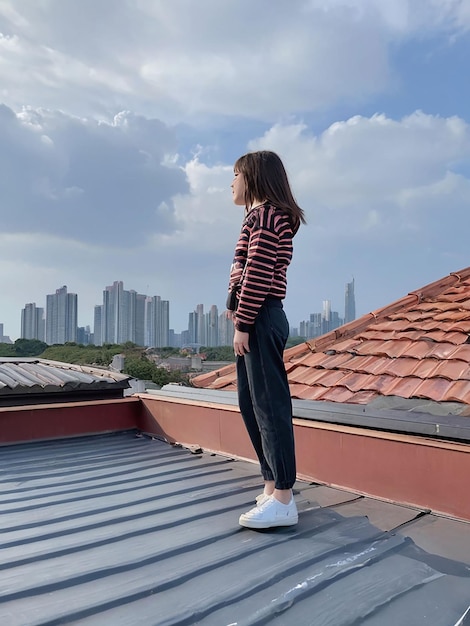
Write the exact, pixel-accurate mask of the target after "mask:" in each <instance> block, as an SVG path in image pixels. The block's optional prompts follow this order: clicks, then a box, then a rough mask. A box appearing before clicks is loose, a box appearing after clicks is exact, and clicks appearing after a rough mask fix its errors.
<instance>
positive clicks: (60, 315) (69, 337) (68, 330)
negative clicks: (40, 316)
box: [46, 285, 78, 345]
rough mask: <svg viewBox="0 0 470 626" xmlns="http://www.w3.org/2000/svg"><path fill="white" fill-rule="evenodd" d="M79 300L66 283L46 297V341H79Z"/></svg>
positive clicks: (50, 342) (52, 342) (51, 342)
mask: <svg viewBox="0 0 470 626" xmlns="http://www.w3.org/2000/svg"><path fill="white" fill-rule="evenodd" d="M77 300H78V299H77V294H76V293H67V287H66V285H64V286H63V287H61V288H60V289H57V290H56V292H55V294H50V295H48V296H47V297H46V343H48V344H49V345H52V344H55V343H66V342H67V341H77V308H78V305H77Z"/></svg>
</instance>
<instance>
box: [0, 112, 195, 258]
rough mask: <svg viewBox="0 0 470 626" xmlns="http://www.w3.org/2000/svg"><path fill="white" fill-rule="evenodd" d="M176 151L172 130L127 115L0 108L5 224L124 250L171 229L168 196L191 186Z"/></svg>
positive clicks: (173, 224) (0, 199)
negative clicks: (109, 117) (102, 118)
mask: <svg viewBox="0 0 470 626" xmlns="http://www.w3.org/2000/svg"><path fill="white" fill-rule="evenodd" d="M174 151H175V138H174V135H173V132H172V130H171V129H170V128H168V127H167V126H166V125H165V124H163V123H161V122H159V121H158V120H150V119H146V118H143V117H139V116H137V115H133V114H131V113H127V112H126V113H120V114H119V115H117V116H116V117H115V118H114V120H113V121H112V122H111V123H106V122H97V121H96V120H90V119H82V118H77V117H72V116H70V115H66V114H65V113H59V112H54V111H48V110H33V109H31V108H28V109H24V110H23V111H21V112H20V113H19V114H18V115H15V114H14V113H13V111H11V109H8V108H7V107H5V106H3V107H0V166H1V176H2V182H3V184H2V185H1V187H0V202H1V203H2V204H3V205H4V206H8V205H9V206H11V207H14V210H11V211H9V212H8V213H7V214H6V215H4V217H3V228H4V229H5V230H6V231H7V232H21V231H24V230H25V229H27V230H29V231H32V232H36V233H47V234H56V235H62V236H64V237H73V238H76V239H78V240H80V239H81V240H86V241H96V242H101V243H103V242H106V243H112V244H114V245H115V246H121V247H122V246H124V247H125V246H127V245H130V244H131V243H135V242H139V241H142V240H143V239H145V238H146V235H147V233H148V232H149V231H151V232H155V231H157V232H166V233H168V232H171V231H172V230H175V229H176V228H177V227H178V225H177V219H176V217H175V214H174V208H173V204H172V200H171V198H172V196H173V195H175V194H177V193H178V192H185V191H187V189H188V184H187V181H186V177H185V174H184V172H183V170H182V169H181V168H180V167H178V166H177V165H176V164H175V163H173V162H172V159H171V158H169V156H171V154H173V153H174Z"/></svg>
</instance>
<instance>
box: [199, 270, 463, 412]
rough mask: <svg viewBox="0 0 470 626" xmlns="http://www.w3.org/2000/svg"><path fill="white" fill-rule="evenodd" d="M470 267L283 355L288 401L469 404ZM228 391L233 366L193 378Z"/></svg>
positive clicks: (233, 384)
mask: <svg viewBox="0 0 470 626" xmlns="http://www.w3.org/2000/svg"><path fill="white" fill-rule="evenodd" d="M469 344H470V267H469V268H465V269H463V270H461V271H459V272H455V273H453V274H451V275H450V276H447V277H445V278H443V279H441V280H438V281H436V282H434V283H432V284H430V285H427V286H425V287H423V288H422V289H419V290H416V291H414V292H412V293H410V294H408V295H407V296H405V297H404V298H401V299H400V300H398V301H397V302H394V303H392V304H390V305H388V306H386V307H384V308H382V309H379V310H377V311H374V312H373V313H369V314H367V315H364V316H363V317H361V318H359V319H357V320H355V321H353V322H350V323H349V324H346V325H344V326H342V327H341V328H338V329H336V330H334V331H331V332H329V333H327V334H326V335H323V336H321V337H317V338H315V339H311V340H309V341H307V342H304V343H302V344H300V345H298V346H295V347H293V348H290V349H288V350H286V352H285V356H284V361H285V364H286V370H287V375H288V379H289V385H290V390H291V395H292V397H293V398H299V399H304V400H320V401H329V402H337V403H351V404H362V405H363V404H370V403H371V402H374V401H377V399H379V398H390V399H392V398H400V399H401V398H405V399H415V401H416V399H417V400H418V401H419V402H423V401H431V402H434V403H446V405H447V406H448V407H452V410H453V411H455V412H459V409H458V408H457V406H456V405H457V404H460V407H461V408H460V411H462V410H466V409H468V405H470V364H469V362H470V345H469ZM192 381H193V384H194V385H195V386H197V387H205V388H210V389H225V390H234V389H235V388H236V371H235V366H234V365H230V366H227V367H225V368H222V369H220V370H218V371H215V372H210V373H207V374H202V375H200V376H197V377H195V378H193V379H192Z"/></svg>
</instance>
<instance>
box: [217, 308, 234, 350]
mask: <svg viewBox="0 0 470 626" xmlns="http://www.w3.org/2000/svg"><path fill="white" fill-rule="evenodd" d="M234 332H235V329H234V327H233V322H232V320H231V319H228V318H227V317H226V316H225V313H222V314H221V315H219V346H231V345H232V344H233V335H234Z"/></svg>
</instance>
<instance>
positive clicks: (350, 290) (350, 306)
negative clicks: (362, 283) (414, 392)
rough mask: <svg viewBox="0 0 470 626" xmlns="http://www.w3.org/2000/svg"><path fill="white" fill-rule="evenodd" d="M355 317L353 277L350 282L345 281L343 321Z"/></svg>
mask: <svg viewBox="0 0 470 626" xmlns="http://www.w3.org/2000/svg"><path fill="white" fill-rule="evenodd" d="M355 319H356V300H355V297H354V278H353V279H352V281H351V282H350V283H346V290H345V295H344V323H345V324H347V323H348V322H352V321H353V320H355Z"/></svg>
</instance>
